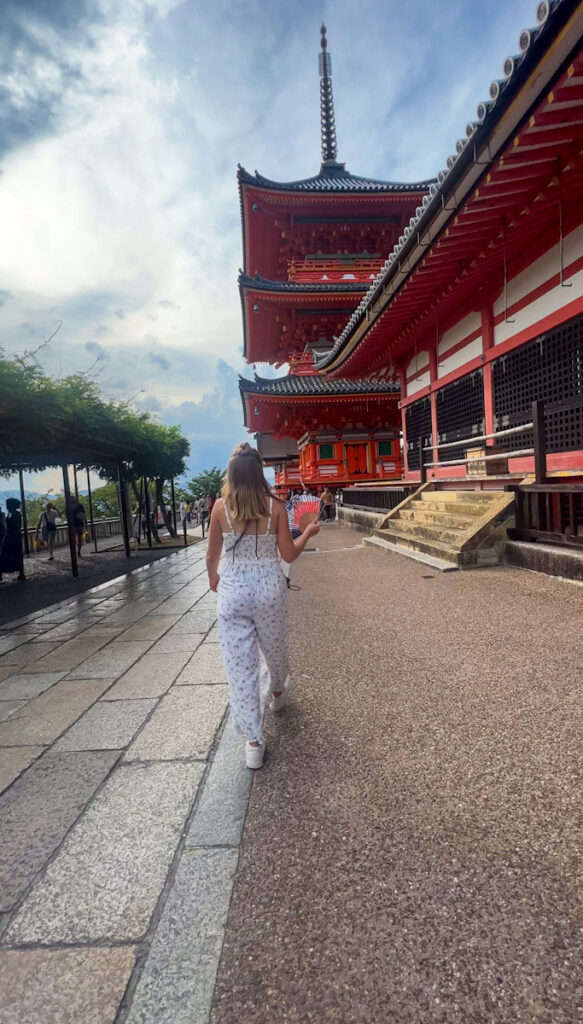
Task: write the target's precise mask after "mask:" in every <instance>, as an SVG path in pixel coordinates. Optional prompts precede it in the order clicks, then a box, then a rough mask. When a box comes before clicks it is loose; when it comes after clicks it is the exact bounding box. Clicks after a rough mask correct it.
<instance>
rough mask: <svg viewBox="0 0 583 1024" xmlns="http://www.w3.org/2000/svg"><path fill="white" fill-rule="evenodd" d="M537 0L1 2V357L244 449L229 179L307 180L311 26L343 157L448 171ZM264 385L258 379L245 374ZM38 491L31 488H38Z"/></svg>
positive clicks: (312, 130)
mask: <svg viewBox="0 0 583 1024" xmlns="http://www.w3.org/2000/svg"><path fill="white" fill-rule="evenodd" d="M534 9H535V3H534V0H511V2H509V0H441V2H440V3H435V0H407V3H404V2H403V0H320V2H316V0H296V3H295V4H290V3H288V2H284V0H212V2H211V0H2V5H1V12H0V20H1V22H2V24H1V25H0V29H1V31H0V58H1V61H0V224H1V225H2V245H1V246H0V345H1V346H2V347H3V348H4V349H5V351H7V352H8V353H11V352H22V351H24V350H27V349H28V350H30V349H33V348H36V347H37V345H38V344H39V343H40V342H41V341H42V340H43V339H45V338H47V337H48V336H49V335H50V334H51V333H52V332H53V331H54V330H55V327H56V326H57V325H58V323H59V322H62V326H61V327H60V329H59V331H58V333H57V334H56V335H55V337H54V339H53V341H52V342H51V344H50V346H49V347H48V348H47V349H46V350H43V353H42V365H43V367H44V369H45V370H46V371H47V372H48V373H50V374H55V375H60V374H67V373H71V372H74V371H77V370H89V369H90V368H91V372H92V374H95V375H96V379H97V381H98V382H99V383H100V384H101V386H102V389H103V392H104V393H105V394H106V395H107V396H108V397H114V398H120V399H128V398H133V399H134V403H135V404H136V406H138V407H139V408H142V409H148V410H150V411H151V412H153V413H155V414H156V415H157V416H159V417H160V418H161V419H162V420H163V421H164V422H167V423H179V424H180V425H181V426H182V428H183V430H184V432H185V433H186V434H187V435H188V437H189V438H190V440H191V444H192V458H191V462H190V468H191V470H192V471H193V472H196V471H198V470H199V469H202V468H203V467H207V466H209V465H211V464H215V463H218V464H221V465H224V464H225V462H226V458H227V456H228V453H229V451H230V449H231V447H232V445H233V444H234V443H235V442H236V441H238V440H241V439H242V438H243V436H244V428H243V426H242V411H241V403H240V399H239V394H238V390H237V376H238V374H239V373H240V372H246V373H247V374H251V373H252V368H245V367H244V365H243V361H242V330H241V308H240V302H239V296H238V291H237V283H236V281H237V271H238V267H239V266H240V264H241V231H240V215H239V200H238V194H237V187H236V178H235V175H236V166H237V163H238V162H241V163H242V164H243V165H244V166H245V167H246V168H247V169H248V170H254V169H255V168H257V169H258V170H259V171H260V172H261V173H262V174H265V175H266V176H268V177H271V178H275V179H278V180H290V179H293V178H300V177H307V176H309V175H311V174H314V173H316V172H317V170H318V167H319V163H320V152H319V109H318V103H319V80H318V73H317V52H318V47H319V28H320V23H321V21H322V19H324V20H325V22H326V24H327V27H328V40H329V48H330V52H331V54H332V58H333V83H334V98H335V107H336V124H337V130H338V144H339V153H338V157H339V159H340V160H343V161H345V162H346V165H347V167H348V169H349V170H351V171H353V172H356V173H360V174H365V175H369V176H371V177H377V178H383V179H388V180H402V181H407V180H419V179H424V178H427V177H429V176H431V175H433V174H436V173H437V171H438V170H439V169H440V168H441V167H442V166H443V165H444V162H445V158H446V156H447V154H448V153H450V152H451V151H452V148H453V147H454V145H455V140H456V139H457V138H458V137H459V136H460V135H461V134H463V131H464V128H465V124H466V122H467V121H468V120H469V119H472V118H473V117H474V116H475V110H476V106H477V104H478V101H479V100H481V99H483V98H485V97H486V96H487V91H488V86H489V83H490V81H491V80H492V79H493V78H495V77H499V76H500V75H501V70H502V63H503V60H504V58H505V57H506V55H507V54H509V53H514V52H516V50H517V40H518V35H519V32H520V30H521V29H522V28H524V27H525V26H527V25H532V24H533V23H534V20H535V19H534ZM260 370H261V372H266V368H265V367H261V368H260ZM47 481H48V477H44V478H43V479H42V480H40V481H38V480H37V481H36V484H35V482H34V481H33V480H29V481H28V486H31V487H33V488H34V489H38V490H41V489H42V487H43V484H46V483H47Z"/></svg>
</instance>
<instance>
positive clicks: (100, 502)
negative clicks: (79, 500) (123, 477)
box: [84, 483, 119, 519]
mask: <svg viewBox="0 0 583 1024" xmlns="http://www.w3.org/2000/svg"><path fill="white" fill-rule="evenodd" d="M91 497H92V499H93V515H94V517H95V519H113V518H115V516H118V515H119V499H118V494H117V487H116V486H115V484H114V483H109V484H103V486H102V487H96V489H95V490H94V491H92V492H91ZM84 504H85V508H86V511H87V512H88V508H89V505H88V501H85V502H84Z"/></svg>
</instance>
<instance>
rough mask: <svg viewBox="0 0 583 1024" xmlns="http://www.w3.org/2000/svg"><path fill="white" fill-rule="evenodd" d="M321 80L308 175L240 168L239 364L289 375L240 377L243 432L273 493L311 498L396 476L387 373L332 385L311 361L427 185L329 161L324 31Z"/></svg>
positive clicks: (395, 424) (396, 418)
mask: <svg viewBox="0 0 583 1024" xmlns="http://www.w3.org/2000/svg"><path fill="white" fill-rule="evenodd" d="M319 71H320V111H321V135H322V164H321V167H320V170H319V172H318V174H317V175H315V176H314V177H312V178H306V179H303V180H300V181H291V182H276V181H271V180H269V179H267V178H264V177H262V176H261V175H259V174H258V173H255V174H254V175H251V174H249V173H248V172H247V171H246V170H245V169H244V168H243V167H239V170H238V181H239V190H240V198H241V212H242V229H243V261H244V266H243V270H242V271H241V274H240V277H239V288H240V293H241V304H242V311H243V331H244V353H245V358H246V360H247V362H248V363H250V364H255V363H271V364H272V365H276V366H278V367H279V366H281V365H283V364H288V366H289V370H290V372H289V374H288V375H287V376H285V377H279V378H276V379H265V378H261V377H258V376H257V375H255V379H254V380H248V379H246V378H241V379H240V381H239V387H240V391H241V397H242V400H243V409H244V416H245V425H246V427H247V428H248V430H249V431H251V432H252V433H254V434H256V435H257V442H258V446H259V450H260V452H261V454H262V456H263V459H264V462H265V463H266V464H271V465H275V467H276V486H277V487H278V488H279V489H280V490H285V489H286V488H287V487H290V486H294V485H296V484H298V483H299V482H300V480H301V481H303V482H304V483H306V484H308V485H309V486H310V487H312V488H317V489H319V488H321V487H323V486H326V485H328V486H334V487H340V486H343V487H345V486H348V485H349V484H351V483H359V482H360V483H362V482H365V481H366V482H370V481H375V480H378V481H380V480H395V479H399V478H401V476H402V471H403V465H402V456H401V444H400V438H399V431H400V414H399V410H398V402H399V397H400V389H399V385H398V384H397V383H396V382H395V381H394V380H393V379H392V375H391V373H390V372H388V371H385V372H384V373H383V374H382V375H376V376H375V378H374V379H373V378H369V379H364V380H359V381H348V380H343V379H334V380H330V379H327V378H324V377H322V376H320V375H318V373H317V371H316V367H315V360H316V359H317V358H319V357H320V358H321V357H322V356H324V355H325V354H326V353H327V352H329V351H330V350H331V348H332V346H333V344H334V341H335V338H336V336H337V335H338V334H339V333H340V332H341V331H342V330H343V328H344V326H345V324H346V323H347V321H348V319H349V318H350V316H351V315H352V313H353V312H354V311H355V309H356V308H357V307H358V305H359V303H360V302H361V300H362V298H363V296H364V295H365V293H366V291H367V289H368V288H369V286H370V284H371V282H372V281H373V280H374V279H375V278H376V277H377V275H378V273H379V272H380V270H381V268H382V266H383V265H384V262H385V260H386V258H387V256H388V254H389V253H390V252H391V250H392V249H393V246H394V245H395V242H396V241H397V239H398V238H399V236H400V235H401V233H402V231H403V229H404V227H405V225H406V224H408V222H409V219H410V218H411V216H412V214H413V213H414V212H415V209H416V208H417V207H418V206H419V204H420V203H421V201H422V199H423V196H424V195H425V194H426V192H427V190H428V188H429V186H430V184H431V182H430V181H426V182H418V183H415V184H400V183H394V182H386V181H376V180H373V179H370V178H364V177H361V176H357V175H353V174H351V173H350V172H349V171H347V170H346V168H345V166H344V164H342V163H339V162H338V160H337V144H336V128H335V122H334V105H333V96H332V81H331V62H330V55H329V53H328V50H327V42H326V29H325V26H322V29H321V52H320V55H319ZM389 371H390V368H389Z"/></svg>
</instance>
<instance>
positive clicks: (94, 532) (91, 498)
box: [87, 467, 97, 554]
mask: <svg viewBox="0 0 583 1024" xmlns="http://www.w3.org/2000/svg"><path fill="white" fill-rule="evenodd" d="M87 498H88V501H89V525H90V526H91V538H92V540H93V547H94V548H95V554H97V531H96V529H95V522H94V519H93V495H92V493H91V480H90V479H89V467H87Z"/></svg>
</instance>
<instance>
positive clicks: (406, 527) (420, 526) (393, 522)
mask: <svg viewBox="0 0 583 1024" xmlns="http://www.w3.org/2000/svg"><path fill="white" fill-rule="evenodd" d="M393 532H396V533H399V534H405V536H407V537H408V536H411V537H422V538H423V539H424V540H431V541H436V542H437V543H438V544H447V545H448V546H449V547H453V548H458V547H460V546H461V540H462V538H464V537H465V535H466V532H467V531H466V528H465V527H463V528H461V529H460V528H457V529H456V528H455V527H449V528H447V529H446V528H445V527H444V526H442V525H441V523H432V524H429V523H416V522H411V521H410V520H408V519H389V520H388V521H387V522H386V523H385V526H384V527H383V533H387V534H388V533H393Z"/></svg>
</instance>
